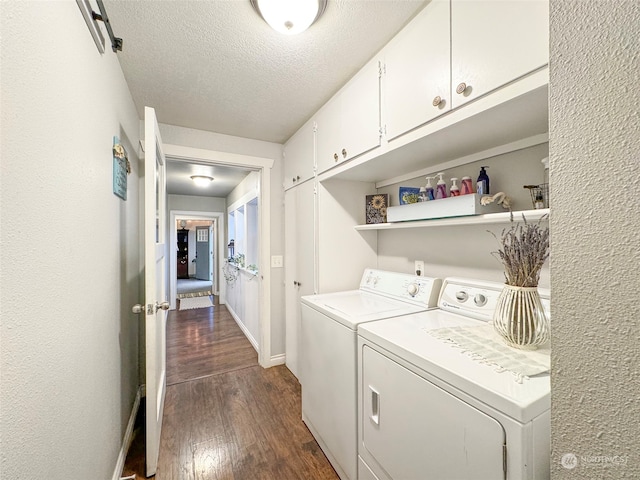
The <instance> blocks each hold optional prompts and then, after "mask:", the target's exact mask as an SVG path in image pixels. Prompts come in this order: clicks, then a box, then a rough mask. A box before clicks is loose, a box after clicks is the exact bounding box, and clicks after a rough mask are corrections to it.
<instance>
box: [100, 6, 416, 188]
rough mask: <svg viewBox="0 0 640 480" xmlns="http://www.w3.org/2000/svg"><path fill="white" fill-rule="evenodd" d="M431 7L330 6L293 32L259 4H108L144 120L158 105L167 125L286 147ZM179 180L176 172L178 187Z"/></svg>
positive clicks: (125, 69)
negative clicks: (273, 21) (270, 20)
mask: <svg viewBox="0 0 640 480" xmlns="http://www.w3.org/2000/svg"><path fill="white" fill-rule="evenodd" d="M426 3H427V1H426V0H329V1H328V5H327V8H326V11H325V13H324V15H323V16H322V17H321V18H320V19H319V20H318V22H317V23H315V24H314V25H312V26H311V27H310V28H309V30H307V31H305V32H303V33H301V34H299V35H295V36H287V35H282V34H279V33H277V32H275V31H274V30H272V29H271V28H270V27H269V26H268V25H267V24H266V23H265V22H264V21H263V20H262V19H261V18H260V17H259V16H258V15H257V13H256V12H255V11H254V10H253V8H252V6H251V4H250V2H249V0H197V1H191V0H165V1H158V0H139V1H132V0H105V1H104V4H105V7H106V10H107V14H108V16H109V19H110V21H111V24H112V27H113V30H114V33H115V35H116V36H118V37H121V38H122V39H123V50H122V51H121V52H118V54H117V55H118V58H119V60H120V64H121V65H122V70H123V72H124V75H125V78H126V80H127V83H128V85H129V89H130V90H131V94H132V96H133V100H134V102H135V104H136V107H137V109H138V115H139V116H140V118H143V111H144V107H145V106H152V107H154V108H155V110H156V115H157V117H158V121H159V122H160V123H165V124H169V125H177V126H182V127H188V128H193V129H199V130H207V131H212V132H217V133H223V134H227V135H234V136H238V137H246V138H252V139H257V140H265V141H269V142H276V143H284V142H285V141H286V140H287V139H288V138H289V137H290V136H291V135H292V134H293V133H295V131H296V130H297V129H298V128H299V127H300V126H302V124H303V123H304V122H305V121H306V120H308V119H309V118H310V117H311V116H312V115H313V114H314V113H315V112H316V111H317V110H318V109H319V108H320V107H321V106H322V105H323V104H324V103H326V101H327V100H329V98H331V97H332V96H333V95H334V94H335V93H336V92H337V91H338V90H339V89H340V87H341V86H342V85H344V84H345V83H346V82H347V81H348V80H349V79H350V78H351V77H352V76H353V75H354V74H355V73H356V72H357V71H358V70H359V69H360V68H361V67H362V66H363V65H364V64H365V63H366V62H367V61H368V60H370V59H371V58H372V57H373V55H375V54H376V53H377V52H378V51H379V50H380V49H381V48H382V47H383V46H384V45H385V44H386V43H387V42H388V41H389V40H390V39H391V38H392V37H393V36H394V35H395V34H396V33H397V32H398V31H399V30H400V29H401V28H402V27H403V26H404V25H405V24H406V23H407V22H408V21H409V20H410V19H411V18H412V17H413V16H414V15H415V14H416V13H417V12H418V11H419V10H420V9H421V8H422V7H423V6H424V5H425V4H426ZM171 165H173V163H172V164H171ZM245 174H246V173H245ZM214 176H215V175H214ZM173 178H174V175H173V171H171V172H170V175H169V176H168V181H169V183H170V185H169V188H171V189H173V188H174V187H173V186H172V185H171V183H172V181H173ZM214 183H215V182H214ZM175 188H176V189H177V188H178V187H175ZM191 194H196V195H197V194H199V193H197V192H195V193H191ZM220 196H222V195H220Z"/></svg>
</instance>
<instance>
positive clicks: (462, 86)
mask: <svg viewBox="0 0 640 480" xmlns="http://www.w3.org/2000/svg"><path fill="white" fill-rule="evenodd" d="M466 90H467V84H466V83H464V82H462V83H461V84H460V85H458V86H457V87H456V93H457V94H458V95H462V94H463V93H464V92H465V91H466Z"/></svg>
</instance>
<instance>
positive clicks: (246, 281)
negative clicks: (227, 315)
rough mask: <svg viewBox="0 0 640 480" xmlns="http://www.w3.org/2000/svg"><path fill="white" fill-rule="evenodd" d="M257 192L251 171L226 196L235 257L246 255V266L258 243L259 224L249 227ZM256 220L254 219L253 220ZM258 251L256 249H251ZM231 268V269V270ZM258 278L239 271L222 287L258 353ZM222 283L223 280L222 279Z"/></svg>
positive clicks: (256, 180) (255, 175)
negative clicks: (232, 212) (231, 216)
mask: <svg viewBox="0 0 640 480" xmlns="http://www.w3.org/2000/svg"><path fill="white" fill-rule="evenodd" d="M259 191H260V174H259V173H258V172H251V173H249V175H247V176H246V177H245V178H244V180H242V182H240V183H239V184H238V186H236V188H234V189H233V191H232V192H231V193H230V194H229V196H228V197H227V205H228V206H229V209H232V208H233V209H234V210H233V211H234V212H235V213H234V223H235V225H234V227H235V228H234V230H235V232H236V233H235V238H234V240H235V254H236V255H237V254H238V253H243V254H244V255H245V267H246V266H248V265H249V264H250V263H258V262H257V261H255V260H254V261H250V253H249V249H250V248H252V247H250V246H251V245H256V244H257V241H258V235H257V227H258V222H254V224H253V225H251V222H250V218H251V215H250V213H249V210H250V208H249V204H248V202H249V201H250V200H253V199H254V198H255V195H257V194H258V193H259ZM258 213H260V212H258ZM254 219H255V217H254ZM254 250H257V249H254ZM231 268H233V267H231ZM259 278H260V277H259V276H256V275H254V274H252V273H249V272H246V271H244V270H240V271H239V273H238V278H237V279H236V280H235V281H234V282H228V283H226V284H225V288H226V292H227V308H228V309H229V311H230V312H231V314H232V315H233V316H234V318H235V319H236V322H238V323H239V324H240V327H241V328H242V329H243V331H244V333H245V335H246V336H247V338H249V340H250V341H251V343H252V345H253V346H254V348H256V350H257V351H258V352H259V350H260V348H259V345H260V280H259ZM223 281H224V279H223Z"/></svg>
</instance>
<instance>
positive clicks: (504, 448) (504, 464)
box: [502, 443, 507, 480]
mask: <svg viewBox="0 0 640 480" xmlns="http://www.w3.org/2000/svg"><path fill="white" fill-rule="evenodd" d="M502 471H503V472H504V478H505V480H506V478H507V444H506V443H505V444H503V445H502Z"/></svg>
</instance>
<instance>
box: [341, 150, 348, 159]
mask: <svg viewBox="0 0 640 480" xmlns="http://www.w3.org/2000/svg"><path fill="white" fill-rule="evenodd" d="M342 158H347V150H346V149H345V148H343V149H342Z"/></svg>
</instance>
